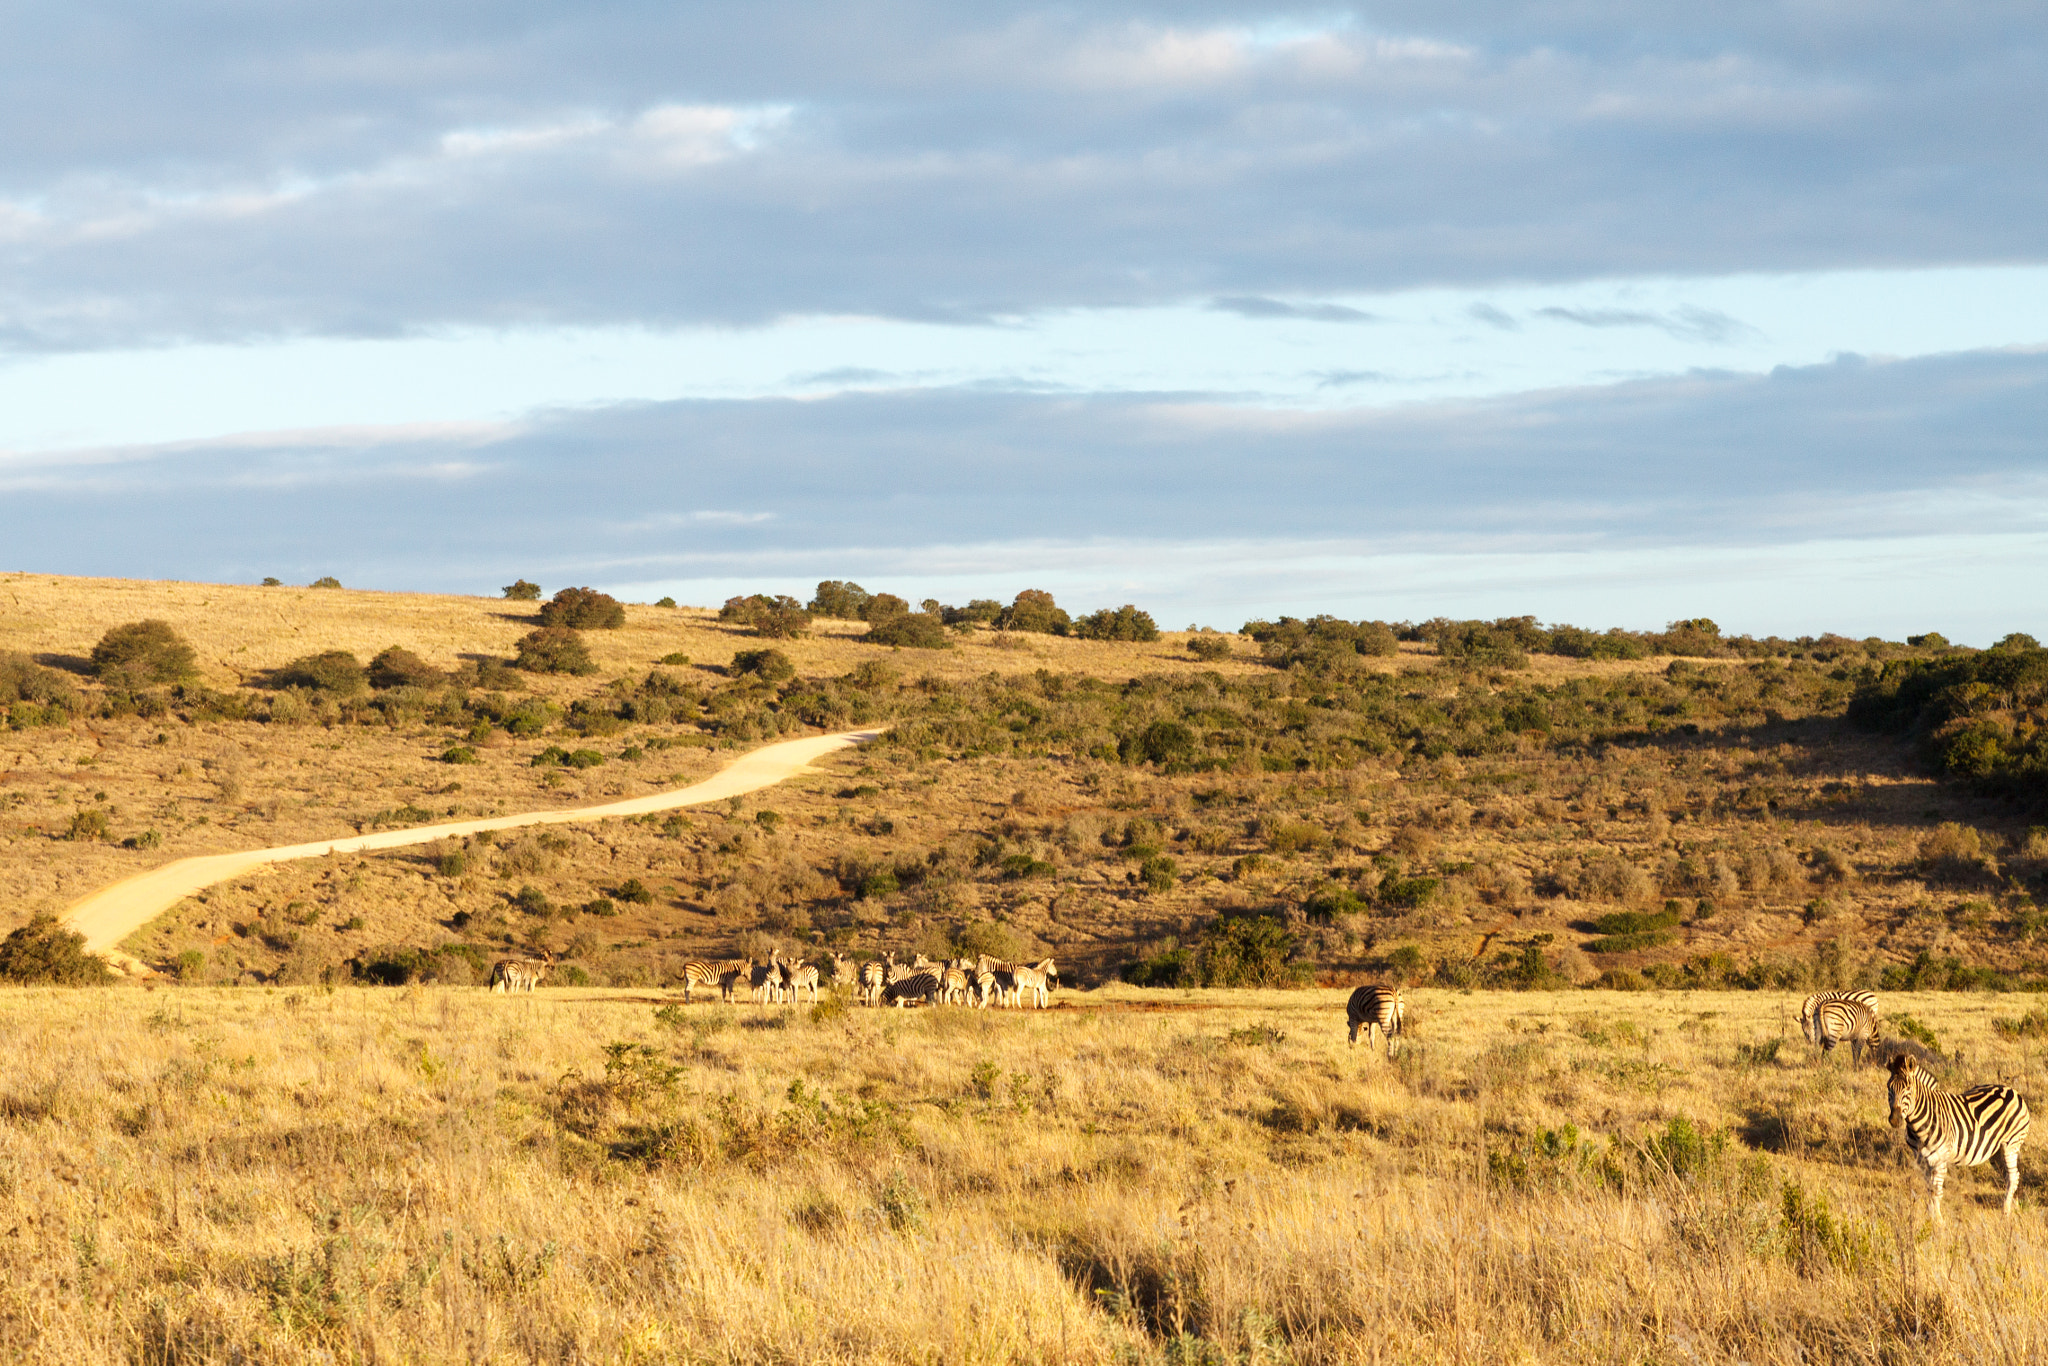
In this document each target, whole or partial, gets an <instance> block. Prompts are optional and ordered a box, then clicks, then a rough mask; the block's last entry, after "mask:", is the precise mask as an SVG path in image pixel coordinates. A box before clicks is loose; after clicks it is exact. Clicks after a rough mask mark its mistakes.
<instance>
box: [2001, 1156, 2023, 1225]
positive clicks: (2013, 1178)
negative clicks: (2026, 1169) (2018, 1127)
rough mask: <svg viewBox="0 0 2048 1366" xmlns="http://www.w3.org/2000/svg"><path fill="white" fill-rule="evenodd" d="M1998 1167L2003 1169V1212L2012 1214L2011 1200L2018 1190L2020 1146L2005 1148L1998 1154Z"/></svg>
mask: <svg viewBox="0 0 2048 1366" xmlns="http://www.w3.org/2000/svg"><path fill="white" fill-rule="evenodd" d="M1999 1165H2000V1166H2002V1167H2004V1168H2005V1212H2006V1213H2007V1214H2011V1213H2012V1198H2013V1196H2014V1195H2016V1194H2018V1193H2019V1188H2020V1145H2019V1144H2017V1143H2014V1144H2012V1145H2011V1146H2009V1147H2007V1148H2006V1149H2005V1151H2004V1152H2002V1153H2000V1154H1999Z"/></svg>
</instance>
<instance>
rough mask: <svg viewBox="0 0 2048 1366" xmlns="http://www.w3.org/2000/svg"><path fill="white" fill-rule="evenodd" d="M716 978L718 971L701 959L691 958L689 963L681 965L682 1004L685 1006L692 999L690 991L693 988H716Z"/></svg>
mask: <svg viewBox="0 0 2048 1366" xmlns="http://www.w3.org/2000/svg"><path fill="white" fill-rule="evenodd" d="M718 976H719V973H718V969H717V968H714V967H712V966H711V965H710V964H709V963H707V962H705V961H704V960H703V959H701V958H692V959H691V960H690V961H689V962H687V963H685V964H683V1000H684V1002H685V1003H686V1004H687V1003H688V1002H689V1001H691V1000H692V999H693V997H692V995H691V989H692V988H694V987H711V986H717V985H718Z"/></svg>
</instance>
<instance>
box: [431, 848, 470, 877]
mask: <svg viewBox="0 0 2048 1366" xmlns="http://www.w3.org/2000/svg"><path fill="white" fill-rule="evenodd" d="M434 871H435V872H437V873H439V874H440V875H441V876H442V877H461V876H462V875H463V874H464V873H466V872H468V871H469V851H468V850H466V849H446V850H443V851H442V852H441V854H440V856H439V857H437V858H436V859H435V860H434Z"/></svg>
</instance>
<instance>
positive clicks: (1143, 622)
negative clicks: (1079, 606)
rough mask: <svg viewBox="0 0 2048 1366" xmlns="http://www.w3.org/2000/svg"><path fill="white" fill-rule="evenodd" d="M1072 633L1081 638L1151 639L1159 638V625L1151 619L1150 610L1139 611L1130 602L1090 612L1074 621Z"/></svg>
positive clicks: (1142, 640)
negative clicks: (1113, 607)
mask: <svg viewBox="0 0 2048 1366" xmlns="http://www.w3.org/2000/svg"><path fill="white" fill-rule="evenodd" d="M1074 634H1075V635H1077V636H1079V637H1080V638H1081V639H1083V640H1134V641H1140V642H1144V641H1153V640H1157V639H1159V625H1158V623H1157V622H1155V621H1153V620H1152V614H1151V613H1150V612H1141V611H1139V610H1138V609H1137V608H1136V607H1133V606H1132V605H1131V604H1130V603H1125V604H1124V605H1123V606H1121V607H1118V608H1115V609H1111V608H1108V607H1105V608H1103V609H1102V610H1101V611H1099V612H1090V613H1089V614H1088V615H1087V616H1085V617H1082V618H1081V619H1080V620H1079V621H1077V622H1075V623H1074Z"/></svg>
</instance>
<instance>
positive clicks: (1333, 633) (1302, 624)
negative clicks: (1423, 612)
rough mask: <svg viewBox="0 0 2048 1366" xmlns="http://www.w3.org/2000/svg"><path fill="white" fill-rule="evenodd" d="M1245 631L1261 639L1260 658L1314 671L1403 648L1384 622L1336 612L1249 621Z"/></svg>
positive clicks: (1272, 662)
mask: <svg viewBox="0 0 2048 1366" xmlns="http://www.w3.org/2000/svg"><path fill="white" fill-rule="evenodd" d="M1244 634H1245V635H1248V636H1250V637H1251V638H1252V639H1253V640H1255V641H1257V642H1258V643H1259V656H1260V658H1262V659H1263V660H1265V662H1266V663H1268V664H1271V665H1273V666H1274V667H1276V668H1281V669H1288V668H1293V667H1294V666H1296V665H1300V666H1302V667H1303V668H1306V669H1309V670H1311V671H1322V670H1327V669H1334V668H1342V667H1344V666H1346V665H1349V664H1356V663H1357V661H1358V658H1359V657H1360V656H1362V655H1364V656H1371V655H1391V654H1394V653H1396V652H1398V651H1399V650H1400V648H1401V647H1400V642H1399V641H1398V640H1397V639H1396V638H1395V636H1394V631H1393V628H1392V627H1390V626H1388V625H1387V624H1386V623H1384V622H1378V621H1361V622H1357V623H1353V622H1349V621H1345V620H1343V619H1342V618H1341V617H1332V616H1319V617H1311V618H1309V619H1308V620H1307V621H1297V620H1296V619H1295V618H1293V617H1282V618H1280V620H1278V621H1277V622H1274V621H1248V622H1246V623H1245V624H1244Z"/></svg>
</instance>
